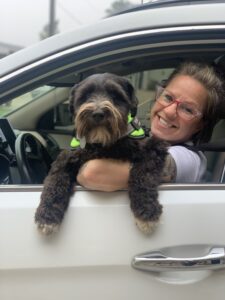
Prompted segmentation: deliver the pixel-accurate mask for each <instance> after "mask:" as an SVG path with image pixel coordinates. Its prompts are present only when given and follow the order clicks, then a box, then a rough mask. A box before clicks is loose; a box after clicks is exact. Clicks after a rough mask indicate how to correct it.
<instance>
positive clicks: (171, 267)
mask: <svg viewBox="0 0 225 300" xmlns="http://www.w3.org/2000/svg"><path fill="white" fill-rule="evenodd" d="M189 247H190V246H189ZM200 247H201V246H200ZM183 248H184V246H183ZM168 249H170V251H169V252H170V253H171V252H172V250H173V248H164V249H162V250H159V251H152V252H148V253H143V254H139V255H136V256H135V257H134V258H133V260H132V266H133V267H134V268H135V269H139V270H143V271H152V272H166V271H188V270H190V271H194V270H215V269H221V268H225V249H224V247H220V246H218V247H217V246H214V247H211V248H210V249H209V251H208V253H207V254H206V255H204V256H202V257H201V256H200V257H181V258H180V257H170V256H167V255H166V254H165V253H166V252H167V251H165V250H168ZM171 249H172V250H171ZM163 250H164V251H163ZM163 252H164V253H163Z"/></svg>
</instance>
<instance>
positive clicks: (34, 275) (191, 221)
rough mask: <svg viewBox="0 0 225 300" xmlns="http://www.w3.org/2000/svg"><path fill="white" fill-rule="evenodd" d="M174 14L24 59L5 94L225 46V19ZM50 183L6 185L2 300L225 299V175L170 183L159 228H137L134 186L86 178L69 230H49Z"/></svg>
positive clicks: (0, 91) (0, 199)
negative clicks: (160, 22) (45, 207)
mask: <svg viewBox="0 0 225 300" xmlns="http://www.w3.org/2000/svg"><path fill="white" fill-rule="evenodd" d="M196 10H197V11H198V10H200V9H199V8H198V7H197V9H196ZM214 10H215V9H214ZM209 11H211V13H213V9H211V10H210V9H209V10H208V11H207V15H208V14H209ZM216 11H218V14H219V16H220V18H221V15H220V14H221V11H220V10H216ZM165 12H169V11H163V13H162V17H163V16H165ZM203 15H204V14H203ZM212 15H213V14H212ZM143 16H144V14H141V16H140V18H141V17H143ZM151 16H152V18H153V19H154V18H155V17H154V16H153V15H150V17H151ZM219 16H218V19H219ZM182 17H184V18H185V14H184V11H182ZM173 18H174V17H172V16H171V24H170V27H169V29H168V28H162V27H160V26H159V27H158V29H157V28H154V29H152V28H150V29H148V30H146V28H144V29H142V28H140V27H138V28H136V29H137V31H135V33H134V32H131V31H130V32H125V33H123V34H115V35H113V37H112V36H110V37H105V36H103V37H102V36H101V37H99V39H98V41H97V42H96V41H95V42H94V41H93V42H92V43H90V42H89V43H87V44H85V43H83V44H82V45H79V46H75V47H72V46H71V48H68V47H67V49H66V50H65V49H64V50H61V51H59V52H58V53H57V54H56V53H54V54H52V53H50V54H49V56H48V57H47V56H46V57H44V58H43V57H42V58H40V60H37V61H36V62H35V63H34V62H30V63H29V64H28V65H27V66H26V67H24V66H21V68H19V69H17V70H16V71H15V70H13V71H12V73H10V74H6V75H5V76H4V77H2V81H1V82H2V85H1V86H0V95H1V99H2V101H5V100H7V99H12V98H13V97H16V96H17V95H20V94H22V93H24V92H25V91H28V90H30V89H34V88H36V87H38V86H40V85H42V84H45V83H49V82H50V83H54V82H55V81H57V79H58V78H64V77H65V76H67V75H70V74H72V75H74V74H75V75H76V74H84V75H88V73H90V72H91V73H94V72H97V71H99V70H100V72H103V71H112V72H118V73H120V74H125V75H129V74H133V73H135V72H138V71H139V68H141V70H143V69H144V67H143V64H144V65H147V64H148V68H150V67H151V68H154V66H156V67H159V65H160V63H162V64H163V61H165V65H167V62H169V61H170V62H174V63H172V64H171V65H175V63H177V62H179V61H180V60H182V59H184V58H187V57H192V56H194V57H196V58H199V57H200V56H201V57H206V58H208V59H209V58H212V60H213V59H214V57H215V58H216V57H220V56H222V55H223V53H224V48H225V45H224V33H225V32H224V28H223V27H222V26H221V24H214V25H213V26H208V25H207V23H206V22H205V23H204V22H202V24H204V25H202V24H201V25H196V26H194V25H193V24H192V25H191V26H190V24H189V27H188V26H187V24H186V26H183V27H182V26H180V27H178V26H174V27H173V26H172V25H173V23H172V21H173V20H172V19H173ZM178 18H179V17H178ZM201 18H203V16H202V15H201ZM211 18H212V17H211ZM140 20H141V19H140ZM125 21H126V20H125ZM183 22H185V20H184V21H183ZM124 23H126V24H127V22H124ZM215 23H216V22H215ZM107 24H108V23H107ZM132 24H133V23H132ZM133 26H134V25H133ZM93 29H94V28H93ZM56 41H57V40H55V43H56ZM81 48H82V49H81ZM35 49H36V48H35ZM37 50H38V48H37V49H36V52H38V51H37ZM81 50H82V51H81ZM34 52H35V51H34ZM190 53H191V54H190ZM196 54H197V55H196ZM18 55H19V54H18ZM140 57H141V58H143V60H142V64H141V63H138V64H137V61H139V58H140ZM144 58H145V59H144ZM168 59H169V60H168ZM141 66H142V67H141ZM164 67H165V66H164ZM169 67H170V65H169ZM118 70H119V71H118ZM28 78H29V80H28ZM71 78H74V77H73V76H72V77H71ZM62 81H63V80H61V81H60V82H62ZM72 82H73V83H74V81H72ZM72 82H71V83H72ZM9 87H10V88H9ZM12 121H13V119H12ZM41 191H42V186H41V185H37V186H32V185H1V186H0V239H1V244H0V245H1V246H0V299H3V300H11V299H18V300H20V299H23V300H26V299H47V298H48V299H63V298H65V299H69V300H70V299H89V298H92V299H135V300H136V299H138V298H141V299H149V298H154V299H160V300H161V299H170V298H173V299H174V300H176V299H184V300H185V299H204V300H205V299H212V298H213V299H218V300H220V299H221V300H222V299H223V298H224V292H225V285H224V279H225V269H224V264H225V255H224V249H225V239H224V234H223V228H224V226H225V220H224V217H223V214H224V211H225V201H224V199H225V185H224V184H219V183H202V184H168V185H162V186H161V187H160V189H159V200H160V202H161V204H162V205H163V214H162V217H161V219H160V222H159V224H158V226H157V228H156V230H155V231H154V233H153V234H152V235H150V236H146V235H144V234H143V233H141V232H140V231H139V230H138V228H137V227H136V225H135V221H134V218H133V216H132V213H131V210H130V206H129V198H128V194H127V191H118V192H114V193H104V192H97V191H88V190H85V189H83V188H81V187H76V189H75V193H74V196H73V197H72V199H71V202H70V206H69V208H68V211H67V213H66V216H65V219H64V221H63V224H62V226H61V228H60V231H59V232H58V233H56V234H54V235H52V236H42V235H40V234H39V233H38V232H37V228H36V225H35V224H34V213H35V209H36V207H37V206H38V203H39V200H40V195H41Z"/></svg>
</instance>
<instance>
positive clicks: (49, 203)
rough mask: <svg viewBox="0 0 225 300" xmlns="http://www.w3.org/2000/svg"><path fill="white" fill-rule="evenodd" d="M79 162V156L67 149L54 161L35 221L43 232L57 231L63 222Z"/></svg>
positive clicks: (45, 183) (45, 182)
mask: <svg viewBox="0 0 225 300" xmlns="http://www.w3.org/2000/svg"><path fill="white" fill-rule="evenodd" d="M78 164H79V159H78V156H74V153H72V152H71V151H66V150H65V151H63V152H62V153H61V154H60V155H59V156H58V157H57V159H56V161H55V162H54V163H53V165H52V168H51V170H50V172H49V174H48V176H47V177H46V179H45V181H44V188H43V192H42V194H41V202H40V204H39V206H38V208H37V210H36V213H35V222H36V223H37V226H38V229H39V230H40V231H41V232H42V233H43V234H51V233H52V232H55V231H57V229H58V227H59V225H60V224H61V222H62V220H63V217H64V213H65V211H66V209H67V207H68V204H69V199H70V196H71V194H72V193H73V186H74V183H75V180H76V174H77V172H78V170H79V166H78Z"/></svg>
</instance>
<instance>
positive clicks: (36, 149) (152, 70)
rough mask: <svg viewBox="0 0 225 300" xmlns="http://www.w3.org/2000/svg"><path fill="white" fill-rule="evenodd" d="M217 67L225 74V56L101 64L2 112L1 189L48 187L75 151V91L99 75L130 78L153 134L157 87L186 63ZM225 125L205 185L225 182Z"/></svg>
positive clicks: (211, 149) (209, 153)
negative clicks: (55, 167) (53, 171)
mask: <svg viewBox="0 0 225 300" xmlns="http://www.w3.org/2000/svg"><path fill="white" fill-rule="evenodd" d="M188 59H189V60H190V59H191V60H196V61H199V60H204V61H208V62H211V63H217V64H219V65H220V67H221V68H224V70H225V56H223V55H221V52H219V51H218V53H217V52H214V53H210V52H209V53H207V52H206V53H205V54H204V53H201V54H199V53H198V52H196V54H193V53H192V54H191V55H190V54H189V53H184V54H182V56H181V55H180V56H179V57H177V56H176V54H170V55H167V57H166V58H164V59H162V58H160V57H155V58H152V56H151V57H148V56H147V55H146V54H145V55H142V56H141V55H139V56H136V57H132V58H129V59H121V61H119V62H118V61H112V62H109V63H106V62H104V63H98V64H96V66H92V67H91V68H90V67H89V68H86V69H82V70H79V71H71V72H70V73H69V74H66V75H63V76H60V77H58V78H55V79H54V80H53V81H50V82H45V84H44V85H41V86H39V87H35V88H34V89H33V90H29V91H28V92H26V93H24V94H22V95H18V96H17V97H15V98H13V99H10V101H8V102H6V103H4V104H2V105H1V106H0V164H1V176H0V184H42V183H43V180H44V178H45V176H46V175H47V173H48V171H49V168H50V166H51V163H52V162H53V161H54V160H55V158H56V157H57V155H58V153H59V152H60V151H61V150H62V149H70V142H71V139H72V137H73V134H74V130H73V120H72V117H71V116H70V114H69V109H68V103H69V101H68V99H69V95H70V89H71V87H72V86H73V85H74V84H76V83H78V82H79V81H81V80H83V79H84V78H86V77H87V76H89V75H91V74H94V73H104V72H110V73H115V74H118V75H121V76H125V77H126V78H128V79H129V80H130V81H131V83H132V84H133V86H134V88H135V89H136V94H137V98H138V99H139V106H138V114H137V115H138V119H139V120H140V122H141V123H142V125H143V126H144V127H145V128H146V129H148V128H149V111H150V108H151V105H152V104H153V102H154V97H155V87H156V85H157V84H158V83H160V82H161V81H162V80H165V79H166V78H168V76H169V75H170V73H171V72H172V71H173V70H174V68H176V67H177V66H178V64H180V63H181V62H182V61H184V60H188ZM224 134H225V121H224V120H223V119H221V121H220V122H219V123H218V124H217V125H216V126H215V129H214V132H213V136H212V139H211V141H210V143H209V145H205V148H203V151H204V152H205V155H206V157H207V161H208V168H207V174H206V177H205V180H204V182H203V183H224V181H225V176H224V173H225V170H224V169H225V168H224V165H225V142H224V141H223V139H224V137H225V136H224Z"/></svg>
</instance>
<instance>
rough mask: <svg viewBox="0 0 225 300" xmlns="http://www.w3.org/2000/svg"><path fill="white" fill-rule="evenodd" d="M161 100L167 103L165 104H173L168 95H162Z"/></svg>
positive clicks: (171, 98)
mask: <svg viewBox="0 0 225 300" xmlns="http://www.w3.org/2000/svg"><path fill="white" fill-rule="evenodd" d="M163 99H164V101H165V102H167V103H171V102H173V97H172V96H171V95H169V94H164V95H163Z"/></svg>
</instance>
